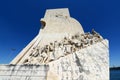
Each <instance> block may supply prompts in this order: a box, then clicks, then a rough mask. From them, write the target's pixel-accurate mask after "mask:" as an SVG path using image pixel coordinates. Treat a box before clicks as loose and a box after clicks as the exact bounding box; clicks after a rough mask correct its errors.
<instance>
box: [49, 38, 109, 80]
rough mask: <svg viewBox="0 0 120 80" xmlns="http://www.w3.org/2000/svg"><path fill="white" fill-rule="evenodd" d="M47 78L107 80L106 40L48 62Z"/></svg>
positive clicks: (54, 79)
mask: <svg viewBox="0 0 120 80" xmlns="http://www.w3.org/2000/svg"><path fill="white" fill-rule="evenodd" d="M47 80H109V47H108V40H103V41H101V42H98V43H96V44H93V45H91V46H88V47H86V48H83V49H81V50H78V51H76V52H74V53H72V54H69V55H67V56H65V57H61V58H60V59H58V60H56V61H53V62H50V63H49V71H48V75H47Z"/></svg>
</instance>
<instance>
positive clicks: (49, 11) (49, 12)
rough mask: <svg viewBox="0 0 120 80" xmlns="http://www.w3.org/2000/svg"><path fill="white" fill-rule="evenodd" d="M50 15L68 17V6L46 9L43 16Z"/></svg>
mask: <svg viewBox="0 0 120 80" xmlns="http://www.w3.org/2000/svg"><path fill="white" fill-rule="evenodd" d="M51 15H61V16H68V17H70V13H69V9H68V8H56V9H47V10H46V12H45V16H44V17H48V16H51Z"/></svg>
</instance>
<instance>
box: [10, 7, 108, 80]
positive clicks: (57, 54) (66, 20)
mask: <svg viewBox="0 0 120 80" xmlns="http://www.w3.org/2000/svg"><path fill="white" fill-rule="evenodd" d="M40 22H41V24H42V25H41V29H40V31H39V34H38V35H37V36H36V37H35V38H34V39H33V40H32V41H31V42H30V43H29V44H28V45H27V46H26V47H25V48H24V49H23V50H22V51H21V52H20V53H19V54H18V55H17V56H16V57H15V59H13V60H12V61H11V63H10V64H12V65H27V66H29V65H39V67H40V66H42V67H44V69H43V68H39V69H41V70H42V73H43V74H44V79H43V78H39V79H38V78H33V77H32V76H31V78H30V80H109V43H108V40H107V39H104V38H103V37H102V36H101V35H100V34H99V33H97V32H96V31H95V30H94V29H92V31H91V32H87V33H85V32H84V30H83V28H82V26H81V24H80V23H79V22H78V21H77V20H76V19H74V18H72V17H70V14H69V11H68V9H67V8H63V9H49V10H47V11H46V13H45V16H44V18H42V19H41V20H40ZM46 66H47V67H46ZM39 72H41V71H39ZM36 74H37V73H36ZM11 76H12V75H11ZM38 76H39V75H38ZM12 80H13V79H12ZM17 80H20V79H17ZM22 80H26V79H24V78H23V79H22Z"/></svg>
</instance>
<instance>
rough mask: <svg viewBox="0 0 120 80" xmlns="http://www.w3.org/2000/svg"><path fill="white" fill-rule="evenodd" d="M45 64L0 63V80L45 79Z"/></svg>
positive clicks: (46, 68) (46, 69)
mask: <svg viewBox="0 0 120 80" xmlns="http://www.w3.org/2000/svg"><path fill="white" fill-rule="evenodd" d="M47 71H48V66H47V65H0V80H46V75H47Z"/></svg>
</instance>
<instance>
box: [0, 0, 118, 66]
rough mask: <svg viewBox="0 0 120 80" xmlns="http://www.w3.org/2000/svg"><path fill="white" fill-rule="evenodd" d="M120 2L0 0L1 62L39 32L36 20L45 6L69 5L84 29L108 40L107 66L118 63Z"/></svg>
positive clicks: (10, 56)
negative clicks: (108, 62) (108, 58)
mask: <svg viewBox="0 0 120 80" xmlns="http://www.w3.org/2000/svg"><path fill="white" fill-rule="evenodd" d="M119 3H120V1H119V0H99V1H98V0H1V1H0V64H8V63H9V62H10V61H11V60H12V59H13V58H14V57H15V56H16V55H17V54H18V53H19V52H20V51H21V50H22V49H23V48H24V47H25V46H26V45H27V44H28V43H29V42H30V41H31V40H32V39H33V38H34V37H35V36H36V35H37V34H38V32H39V29H40V22H39V20H40V18H42V17H43V16H44V13H45V10H46V9H54V8H69V10H70V14H71V16H72V17H74V18H75V19H77V20H78V21H79V22H80V23H81V25H82V26H83V28H84V31H85V32H90V31H91V29H92V28H94V29H95V30H96V31H97V32H99V33H100V34H101V35H102V36H103V37H104V38H107V39H108V40H109V42H110V65H111V66H113V65H115V66H120V62H119V61H120V53H119V50H120V48H119V45H120V42H119V41H120V5H119ZM13 49H15V50H13Z"/></svg>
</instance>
